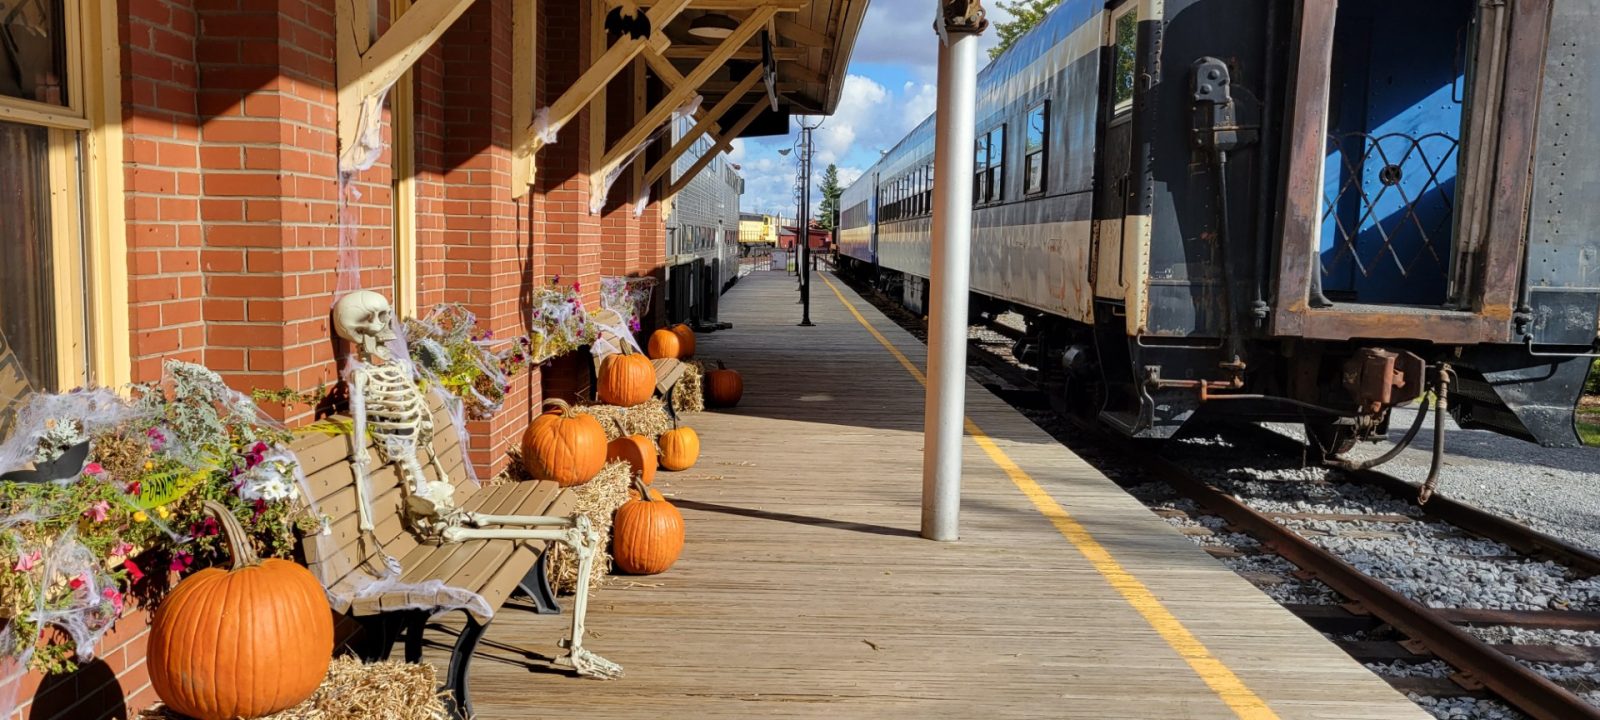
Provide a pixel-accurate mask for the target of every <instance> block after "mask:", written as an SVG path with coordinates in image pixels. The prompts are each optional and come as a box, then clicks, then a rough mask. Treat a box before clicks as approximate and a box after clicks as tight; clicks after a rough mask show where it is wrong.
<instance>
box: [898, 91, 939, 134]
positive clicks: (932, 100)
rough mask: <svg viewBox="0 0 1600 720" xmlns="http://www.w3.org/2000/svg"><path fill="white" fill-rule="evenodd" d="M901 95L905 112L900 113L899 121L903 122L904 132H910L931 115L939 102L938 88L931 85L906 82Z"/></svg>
mask: <svg viewBox="0 0 1600 720" xmlns="http://www.w3.org/2000/svg"><path fill="white" fill-rule="evenodd" d="M901 94H903V95H904V96H905V111H904V112H902V113H901V119H902V120H903V121H904V125H905V130H904V131H905V132H910V131H911V130H913V129H915V128H916V127H917V126H918V125H921V124H922V121H923V120H926V119H927V118H928V116H929V115H932V114H933V109H934V107H935V106H936V105H937V104H938V101H939V88H938V86H936V85H934V84H933V83H922V84H920V85H919V84H917V83H914V82H909V81H908V82H906V85H905V88H903V89H902V91H901Z"/></svg>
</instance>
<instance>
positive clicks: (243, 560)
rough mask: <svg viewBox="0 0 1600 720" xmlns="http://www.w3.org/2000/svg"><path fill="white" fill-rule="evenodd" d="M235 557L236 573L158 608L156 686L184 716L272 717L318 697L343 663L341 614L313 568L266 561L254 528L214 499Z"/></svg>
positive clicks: (193, 581)
mask: <svg viewBox="0 0 1600 720" xmlns="http://www.w3.org/2000/svg"><path fill="white" fill-rule="evenodd" d="M205 508H206V510H207V511H208V512H209V513H211V514H212V515H214V516H216V518H217V520H218V521H220V522H221V523H222V534H223V536H224V537H225V538H226V539H227V541H228V547H229V548H230V551H231V552H232V554H233V567H232V568H231V569H228V570H223V569H221V568H206V569H204V570H201V571H200V572H197V573H195V574H193V575H191V576H189V577H188V578H185V579H184V581H183V582H181V583H178V587H177V588H176V589H174V590H173V591H172V594H170V595H168V596H167V599H166V601H164V602H162V603H161V606H160V607H159V608H157V609H156V613H155V619H154V620H153V621H152V623H151V625H150V641H149V649H148V653H149V659H148V664H147V665H146V667H148V668H149V671H150V684H151V685H153V686H154V687H155V691H156V695H158V696H160V698H161V700H162V702H165V703H166V704H167V707H168V708H169V709H171V710H173V711H175V712H178V713H182V714H184V715H188V716H191V717H194V718H197V720H231V718H240V717H243V718H254V717H261V716H263V715H270V714H272V713H275V712H278V711H279V710H283V709H286V708H291V707H294V706H295V705H298V704H300V702H301V701H303V700H305V699H306V698H308V697H311V693H312V692H314V691H315V690H316V689H317V686H318V685H321V684H322V680H323V677H324V676H326V675H327V674H328V663H329V661H331V660H332V659H333V612H332V611H331V610H330V609H329V608H328V597H327V595H326V594H325V593H324V592H323V589H322V583H319V582H317V579H316V578H315V577H313V576H312V575H311V572H310V571H309V570H306V569H305V568H303V567H301V566H299V565H297V564H295V563H293V562H290V561H288V560H278V559H270V558H269V559H267V560H262V559H260V558H259V557H258V556H257V555H256V553H255V550H254V549H253V548H252V547H251V546H250V539H249V537H247V536H246V535H245V531H244V528H242V527H240V526H239V521H238V520H237V519H235V518H234V516H233V513H232V512H230V511H229V510H228V509H227V508H226V507H224V506H223V505H221V504H220V503H218V502H216V501H214V500H208V501H206V503H205Z"/></svg>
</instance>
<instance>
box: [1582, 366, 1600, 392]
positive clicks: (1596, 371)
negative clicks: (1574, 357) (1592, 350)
mask: <svg viewBox="0 0 1600 720" xmlns="http://www.w3.org/2000/svg"><path fill="white" fill-rule="evenodd" d="M1583 392H1584V394H1586V395H1600V358H1595V359H1594V362H1592V363H1590V364H1589V380H1588V381H1587V382H1585V383H1584V384H1583Z"/></svg>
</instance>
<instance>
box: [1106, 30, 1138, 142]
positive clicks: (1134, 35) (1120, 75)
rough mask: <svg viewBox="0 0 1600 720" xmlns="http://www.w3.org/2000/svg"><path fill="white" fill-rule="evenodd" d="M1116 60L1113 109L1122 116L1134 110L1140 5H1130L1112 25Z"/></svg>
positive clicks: (1113, 74) (1113, 68) (1113, 71)
mask: <svg viewBox="0 0 1600 720" xmlns="http://www.w3.org/2000/svg"><path fill="white" fill-rule="evenodd" d="M1112 33H1114V34H1113V36H1112V38H1111V42H1112V47H1113V51H1114V59H1113V63H1114V64H1113V65H1112V73H1111V107H1112V112H1113V113H1114V114H1117V115H1120V114H1122V113H1125V112H1127V111H1129V110H1132V109H1133V80H1134V57H1135V55H1134V53H1135V51H1136V50H1137V48H1138V41H1139V11H1138V3H1128V7H1127V9H1126V10H1124V11H1123V13H1122V15H1120V16H1119V17H1117V18H1116V21H1115V22H1114V23H1113V24H1112Z"/></svg>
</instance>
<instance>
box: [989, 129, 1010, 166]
mask: <svg viewBox="0 0 1600 720" xmlns="http://www.w3.org/2000/svg"><path fill="white" fill-rule="evenodd" d="M1005 161H1006V126H1004V125H1001V126H1000V127H997V128H995V129H993V130H990V131H989V164H990V165H1000V164H1002V163H1004V162H1005Z"/></svg>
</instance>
